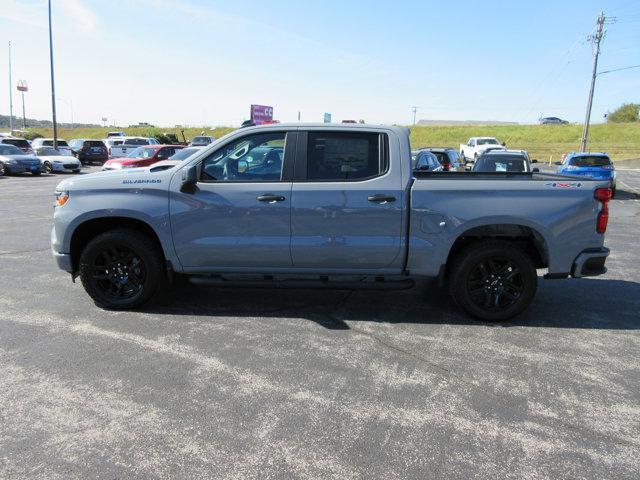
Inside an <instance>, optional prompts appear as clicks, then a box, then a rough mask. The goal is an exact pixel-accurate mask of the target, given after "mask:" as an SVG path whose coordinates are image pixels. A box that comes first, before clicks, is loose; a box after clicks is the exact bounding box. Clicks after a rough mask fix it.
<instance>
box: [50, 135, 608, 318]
mask: <svg viewBox="0 0 640 480" xmlns="http://www.w3.org/2000/svg"><path fill="white" fill-rule="evenodd" d="M608 187H609V184H608V182H606V181H594V180H589V179H585V178H572V177H567V176H559V175H547V174H539V173H502V172H500V173H473V172H466V173H461V172H451V173H446V172H428V171H426V172H425V171H416V172H414V171H412V168H411V147H410V142H409V131H408V130H407V129H404V128H399V127H386V126H370V125H346V124H345V125H324V124H322V125H305V124H295V125H285V124H277V125H270V126H260V127H251V128H245V129H242V130H238V131H235V132H233V133H230V134H229V135H227V136H225V137H223V138H221V139H219V140H217V141H216V142H215V143H213V144H212V145H210V146H209V147H207V148H204V149H202V150H201V151H200V152H197V153H195V154H194V155H193V156H191V157H189V158H187V159H185V160H184V161H183V162H181V163H180V164H178V165H158V166H157V167H154V166H151V167H148V168H135V169H128V170H123V171H118V172H103V173H95V174H90V175H84V176H76V177H72V178H69V179H67V180H64V181H63V182H61V183H60V184H59V185H58V187H57V189H56V192H55V195H56V205H57V206H56V208H55V213H54V220H55V222H54V223H55V224H54V228H53V231H52V233H51V245H52V250H53V255H54V257H55V259H56V261H57V263H58V266H59V267H60V268H62V269H63V270H65V271H67V272H70V273H71V274H72V277H73V278H74V279H75V278H76V277H77V276H79V277H80V278H81V280H82V284H83V285H84V288H85V289H86V291H87V293H88V294H89V295H90V296H91V297H92V298H93V300H94V301H95V303H96V304H97V305H99V306H102V307H105V308H112V309H128V308H134V307H137V306H139V305H141V304H143V303H145V302H147V301H148V300H150V299H151V298H152V297H153V296H154V295H155V294H156V293H158V292H159V291H160V290H161V288H163V287H164V286H166V285H168V284H170V283H171V281H172V279H173V278H174V276H175V275H176V274H180V275H185V276H188V279H189V281H191V282H192V283H195V284H197V285H205V286H217V287H224V286H248V287H261V286H271V287H294V288H301V287H318V288H341V289H401V288H408V287H411V286H412V285H413V284H414V280H415V279H418V278H421V277H435V278H438V279H439V281H440V283H441V285H442V286H445V287H446V288H447V289H448V290H449V292H450V294H451V296H452V297H453V299H454V300H455V303H456V304H457V305H459V306H460V307H461V308H462V309H464V310H465V311H466V312H468V313H469V314H471V315H472V316H474V317H476V318H479V319H484V320H490V321H498V320H505V319H508V318H511V317H513V316H514V315H517V314H519V313H520V312H522V311H523V310H524V309H525V308H526V307H527V306H528V305H529V303H530V302H531V300H532V299H533V297H534V294H535V291H536V287H537V281H538V277H537V272H536V269H546V274H545V275H544V276H545V278H552V279H555V278H566V277H569V276H573V277H583V276H593V275H600V274H602V273H604V272H605V271H606V269H605V260H606V258H607V255H608V253H609V250H608V249H607V248H604V247H603V243H604V232H605V230H606V226H607V219H608V201H609V198H610V195H611V191H610V190H609V189H608Z"/></svg>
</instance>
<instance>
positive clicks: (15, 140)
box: [2, 138, 31, 148]
mask: <svg viewBox="0 0 640 480" xmlns="http://www.w3.org/2000/svg"><path fill="white" fill-rule="evenodd" d="M2 143H5V144H9V145H15V146H16V147H19V148H31V145H29V142H27V141H26V140H23V139H22V138H5V139H3V140H2Z"/></svg>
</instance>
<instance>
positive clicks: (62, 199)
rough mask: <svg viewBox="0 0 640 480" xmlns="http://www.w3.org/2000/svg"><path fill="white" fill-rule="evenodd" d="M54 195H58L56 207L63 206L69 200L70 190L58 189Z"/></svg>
mask: <svg viewBox="0 0 640 480" xmlns="http://www.w3.org/2000/svg"><path fill="white" fill-rule="evenodd" d="M54 195H55V196H56V205H55V206H56V207H62V206H63V205H64V204H65V203H67V202H68V201H69V192H68V191H67V190H56V191H55V193H54Z"/></svg>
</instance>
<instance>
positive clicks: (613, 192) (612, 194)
mask: <svg viewBox="0 0 640 480" xmlns="http://www.w3.org/2000/svg"><path fill="white" fill-rule="evenodd" d="M615 196H616V187H613V188H612V189H611V198H614V197H615Z"/></svg>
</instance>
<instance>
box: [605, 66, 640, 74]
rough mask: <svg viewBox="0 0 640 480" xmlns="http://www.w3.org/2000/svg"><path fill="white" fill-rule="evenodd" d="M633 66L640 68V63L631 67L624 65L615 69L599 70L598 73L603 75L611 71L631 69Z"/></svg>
mask: <svg viewBox="0 0 640 480" xmlns="http://www.w3.org/2000/svg"><path fill="white" fill-rule="evenodd" d="M632 68H640V65H631V66H630V67H622V68H614V69H613V70H605V71H604V72H598V75H603V74H605V73H611V72H619V71H621V70H630V69H632Z"/></svg>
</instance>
